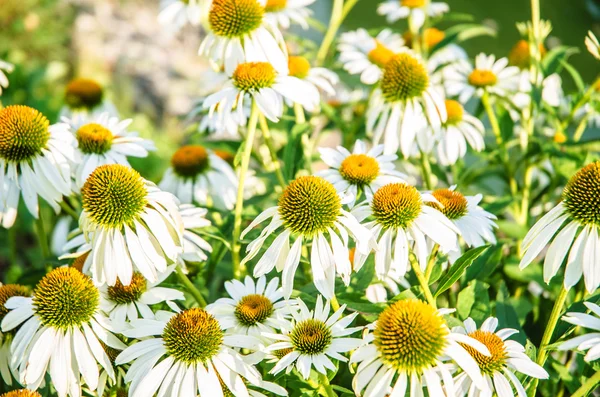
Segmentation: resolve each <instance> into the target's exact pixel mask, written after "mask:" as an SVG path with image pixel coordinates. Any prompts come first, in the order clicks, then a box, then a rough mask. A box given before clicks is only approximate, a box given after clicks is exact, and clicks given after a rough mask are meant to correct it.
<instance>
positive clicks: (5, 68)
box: [0, 59, 15, 95]
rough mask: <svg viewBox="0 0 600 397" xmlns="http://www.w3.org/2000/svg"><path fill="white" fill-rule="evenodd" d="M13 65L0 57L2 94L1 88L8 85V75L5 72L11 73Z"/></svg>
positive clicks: (0, 86) (0, 93)
mask: <svg viewBox="0 0 600 397" xmlns="http://www.w3.org/2000/svg"><path fill="white" fill-rule="evenodd" d="M14 69H15V66H14V65H13V64H12V63H8V62H6V61H3V60H2V59H0V95H2V88H7V87H8V77H6V73H12V71H13V70H14Z"/></svg>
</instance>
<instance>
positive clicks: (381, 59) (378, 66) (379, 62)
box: [337, 28, 404, 84]
mask: <svg viewBox="0 0 600 397" xmlns="http://www.w3.org/2000/svg"><path fill="white" fill-rule="evenodd" d="M403 47H404V40H403V39H402V37H400V35H399V34H396V33H393V32H392V31H391V30H390V29H384V30H382V31H381V32H380V33H379V34H378V35H377V37H375V38H373V37H372V36H371V35H370V34H369V33H368V32H367V31H366V30H365V29H362V28H361V29H358V30H355V31H351V32H346V33H343V34H342V35H341V36H340V42H339V44H338V47H337V49H338V51H339V53H340V62H342V63H343V65H344V70H346V71H347V72H348V73H350V74H360V81H361V82H363V83H364V84H375V83H377V82H378V81H379V79H381V76H382V74H383V69H384V68H385V65H386V64H387V63H388V61H389V60H390V59H392V58H393V56H394V55H395V54H396V53H398V52H400V51H401V50H402V48H403Z"/></svg>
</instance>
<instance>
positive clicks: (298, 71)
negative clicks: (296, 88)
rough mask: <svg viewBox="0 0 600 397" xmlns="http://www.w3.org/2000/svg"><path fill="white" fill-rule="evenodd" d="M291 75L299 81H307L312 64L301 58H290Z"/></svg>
mask: <svg viewBox="0 0 600 397" xmlns="http://www.w3.org/2000/svg"><path fill="white" fill-rule="evenodd" d="M288 68H289V70H290V72H289V74H290V76H293V77H298V78H299V79H305V78H306V77H308V73H309V72H310V62H308V59H306V58H304V57H301V56H290V57H289V59H288Z"/></svg>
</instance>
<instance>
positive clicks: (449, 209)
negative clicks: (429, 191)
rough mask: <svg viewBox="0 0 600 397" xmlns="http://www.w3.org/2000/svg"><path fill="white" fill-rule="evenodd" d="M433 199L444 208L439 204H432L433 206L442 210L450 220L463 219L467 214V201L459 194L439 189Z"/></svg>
mask: <svg viewBox="0 0 600 397" xmlns="http://www.w3.org/2000/svg"><path fill="white" fill-rule="evenodd" d="M433 197H435V198H436V199H437V200H438V201H439V202H440V204H442V207H440V206H439V205H438V204H432V205H431V206H432V207H434V208H437V209H438V210H440V211H441V212H442V213H443V214H444V215H446V216H447V217H448V219H458V218H462V217H463V216H465V215H466V214H467V205H468V202H467V199H466V198H465V196H463V195H462V194H460V193H459V192H455V191H453V190H450V189H438V190H434V192H433Z"/></svg>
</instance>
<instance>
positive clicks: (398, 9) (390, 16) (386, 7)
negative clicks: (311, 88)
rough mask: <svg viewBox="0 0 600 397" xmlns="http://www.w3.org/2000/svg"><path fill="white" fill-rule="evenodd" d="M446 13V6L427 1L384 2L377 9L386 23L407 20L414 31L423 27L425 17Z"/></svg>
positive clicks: (402, 0) (389, 0)
mask: <svg viewBox="0 0 600 397" xmlns="http://www.w3.org/2000/svg"><path fill="white" fill-rule="evenodd" d="M448 11H450V7H448V4H446V3H442V2H434V1H427V0H386V1H384V2H382V3H381V4H379V7H377V13H378V14H379V15H383V16H385V17H386V19H387V21H388V23H394V22H396V21H398V20H399V19H407V18H408V19H409V21H411V23H412V25H413V27H414V28H415V29H420V28H421V26H423V23H424V22H425V18H426V17H427V15H429V16H430V17H436V16H438V15H442V14H444V13H446V12H448Z"/></svg>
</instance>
